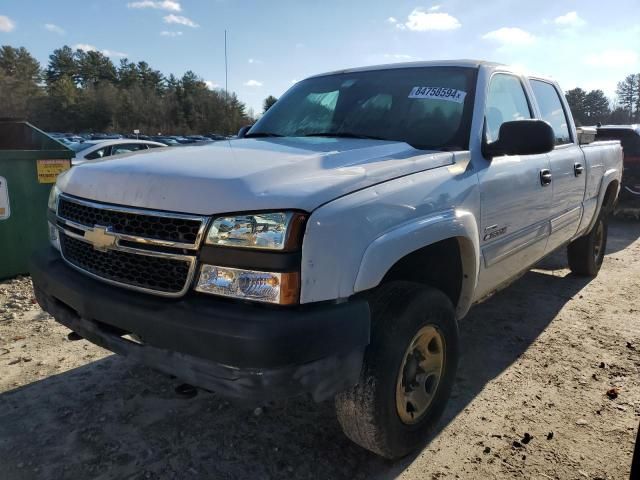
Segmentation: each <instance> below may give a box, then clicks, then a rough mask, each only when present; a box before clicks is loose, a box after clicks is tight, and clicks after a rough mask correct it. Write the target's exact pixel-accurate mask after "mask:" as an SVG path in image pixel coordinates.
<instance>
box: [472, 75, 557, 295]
mask: <svg viewBox="0 0 640 480" xmlns="http://www.w3.org/2000/svg"><path fill="white" fill-rule="evenodd" d="M533 117H534V111H533V109H532V107H531V102H529V100H528V96H527V93H526V91H525V88H524V85H523V83H522V81H521V79H520V77H518V76H516V75H512V74H507V73H496V74H494V75H493V76H492V77H491V80H490V81H489V87H488V92H487V99H486V107H485V135H486V137H487V141H489V142H493V141H495V140H497V138H498V132H499V130H500V125H502V123H504V122H506V121H512V120H523V119H530V118H533ZM549 170H550V166H549V157H548V155H547V154H541V155H505V156H502V157H494V158H493V159H491V160H487V163H486V166H485V168H481V169H480V171H479V172H478V180H479V184H480V205H481V207H480V210H481V215H480V218H481V225H480V246H481V250H482V257H483V261H484V262H483V267H484V268H483V269H481V272H480V281H479V283H478V285H479V292H478V295H477V296H478V297H480V296H484V295H485V294H487V293H490V292H491V291H492V290H494V289H495V288H496V287H498V286H500V284H502V283H504V282H506V281H508V280H510V279H511V278H512V277H513V276H515V275H517V274H518V273H519V272H521V271H523V270H525V269H527V268H528V267H529V266H531V265H532V264H534V263H535V262H536V261H537V260H539V259H540V258H541V257H542V256H543V255H544V251H545V246H546V242H547V239H548V235H549V209H550V207H551V199H552V190H551V186H550V185H549V184H548V182H547V181H546V178H547V175H548V173H549Z"/></svg>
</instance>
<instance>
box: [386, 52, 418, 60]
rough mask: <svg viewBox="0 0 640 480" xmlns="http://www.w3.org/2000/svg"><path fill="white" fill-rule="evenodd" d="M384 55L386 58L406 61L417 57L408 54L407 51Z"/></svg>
mask: <svg viewBox="0 0 640 480" xmlns="http://www.w3.org/2000/svg"><path fill="white" fill-rule="evenodd" d="M383 56H384V58H388V59H391V60H404V61H408V60H415V58H416V57H414V56H413V55H407V54H406V53H385V54H384V55H383Z"/></svg>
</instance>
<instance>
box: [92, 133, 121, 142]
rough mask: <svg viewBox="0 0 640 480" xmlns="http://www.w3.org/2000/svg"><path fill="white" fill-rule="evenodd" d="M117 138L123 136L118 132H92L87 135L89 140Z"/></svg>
mask: <svg viewBox="0 0 640 480" xmlns="http://www.w3.org/2000/svg"><path fill="white" fill-rule="evenodd" d="M117 138H123V137H122V135H120V134H119V133H92V134H91V135H90V136H89V140H114V139H117Z"/></svg>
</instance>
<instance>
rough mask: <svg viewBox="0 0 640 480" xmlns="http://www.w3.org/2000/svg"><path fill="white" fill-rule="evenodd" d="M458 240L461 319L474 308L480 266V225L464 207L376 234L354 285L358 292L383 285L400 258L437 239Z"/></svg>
mask: <svg viewBox="0 0 640 480" xmlns="http://www.w3.org/2000/svg"><path fill="white" fill-rule="evenodd" d="M450 238H455V239H457V240H458V245H459V247H460V255H461V261H462V288H461V291H460V298H459V300H458V304H457V305H456V306H455V307H456V316H457V318H462V317H463V316H464V315H465V314H466V313H467V311H468V310H469V308H470V307H471V303H472V298H473V292H474V291H475V288H476V285H477V282H478V273H479V269H480V245H479V243H480V242H479V238H480V237H479V235H478V226H477V224H476V220H475V217H474V215H473V214H472V213H471V212H468V211H465V210H454V209H451V210H446V211H444V212H440V213H437V214H432V215H429V216H426V217H422V218H417V219H414V220H412V221H411V222H408V223H405V224H402V225H399V226H397V227H396V228H394V229H393V230H390V231H388V232H385V233H384V234H382V235H380V236H379V237H377V238H376V239H375V240H374V241H373V242H372V243H371V244H370V245H369V246H368V247H367V249H366V250H365V252H364V255H363V256H362V260H361V262H360V268H359V270H358V274H357V276H356V281H355V285H354V291H355V292H362V291H364V290H369V289H371V288H374V287H376V286H378V285H379V284H380V282H381V281H382V279H383V278H384V276H385V275H386V273H387V272H388V271H389V269H391V267H392V266H393V265H395V264H396V262H398V261H399V260H400V259H402V258H403V257H405V256H407V255H409V254H410V253H412V252H415V251H416V250H419V249H421V248H424V247H427V246H429V245H432V244H434V243H436V242H439V241H442V240H447V239H450Z"/></svg>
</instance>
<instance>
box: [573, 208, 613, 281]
mask: <svg viewBox="0 0 640 480" xmlns="http://www.w3.org/2000/svg"><path fill="white" fill-rule="evenodd" d="M607 233H608V225H607V219H606V217H605V215H604V213H600V215H599V216H598V220H596V224H595V225H594V226H593V228H592V229H591V231H590V232H589V233H587V234H586V235H584V236H582V237H580V238H578V239H576V240H574V241H573V242H571V243H570V244H569V246H568V247H567V256H568V258H569V268H570V269H571V271H572V272H573V273H576V274H578V275H585V276H588V277H595V276H596V275H598V272H599V271H600V267H601V266H602V262H603V261H604V253H605V250H606V248H607Z"/></svg>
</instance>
